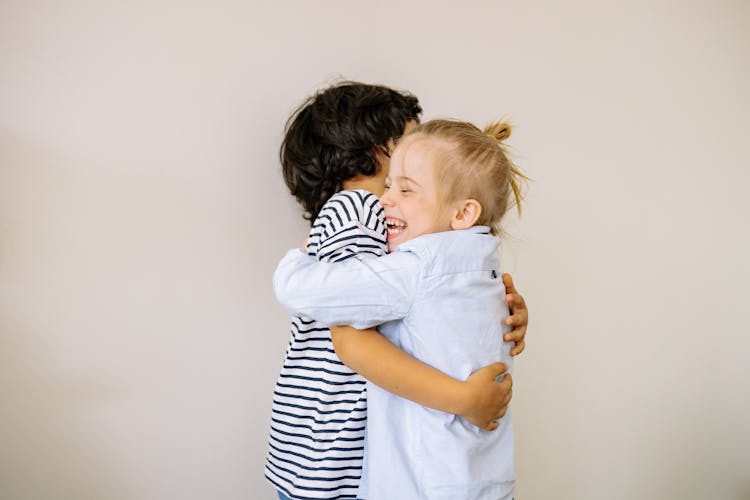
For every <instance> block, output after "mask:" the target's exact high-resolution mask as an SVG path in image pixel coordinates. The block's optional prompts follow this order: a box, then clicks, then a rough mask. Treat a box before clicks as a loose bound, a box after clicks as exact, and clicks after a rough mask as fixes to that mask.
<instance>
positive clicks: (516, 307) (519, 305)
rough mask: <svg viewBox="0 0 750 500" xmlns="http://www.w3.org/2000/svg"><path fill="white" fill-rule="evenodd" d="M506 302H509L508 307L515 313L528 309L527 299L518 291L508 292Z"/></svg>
mask: <svg viewBox="0 0 750 500" xmlns="http://www.w3.org/2000/svg"><path fill="white" fill-rule="evenodd" d="M505 302H506V303H507V304H508V308H509V309H510V310H511V311H512V312H513V314H515V313H516V312H518V311H522V310H524V309H526V300H525V299H524V298H523V296H521V295H519V294H518V293H517V292H514V293H510V292H509V293H506V294H505Z"/></svg>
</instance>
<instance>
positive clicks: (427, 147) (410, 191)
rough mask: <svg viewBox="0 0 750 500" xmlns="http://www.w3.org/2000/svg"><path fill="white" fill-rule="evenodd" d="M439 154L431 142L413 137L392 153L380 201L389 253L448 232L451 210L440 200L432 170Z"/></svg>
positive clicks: (423, 138)
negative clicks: (410, 242)
mask: <svg viewBox="0 0 750 500" xmlns="http://www.w3.org/2000/svg"><path fill="white" fill-rule="evenodd" d="M439 151H440V149H439V146H437V145H436V144H435V141H434V140H433V139H430V138H426V137H423V136H418V137H413V136H412V137H407V138H405V139H404V141H403V142H402V143H400V144H399V145H398V147H397V148H396V149H395V151H394V152H393V155H392V156H391V165H390V166H391V169H390V174H389V175H388V178H387V179H386V185H385V193H384V194H383V196H382V197H381V198H380V202H381V203H382V204H383V207H384V208H385V221H386V225H387V226H388V250H390V251H393V250H395V249H396V248H398V246H399V245H400V244H401V243H403V242H405V241H409V240H410V239H412V238H416V237H417V236H420V235H423V234H429V233H437V232H440V231H449V230H450V229H451V219H452V215H453V214H452V212H451V207H450V204H448V203H442V200H441V199H440V190H439V186H438V183H437V179H436V176H435V171H434V164H435V160H436V155H437V154H439Z"/></svg>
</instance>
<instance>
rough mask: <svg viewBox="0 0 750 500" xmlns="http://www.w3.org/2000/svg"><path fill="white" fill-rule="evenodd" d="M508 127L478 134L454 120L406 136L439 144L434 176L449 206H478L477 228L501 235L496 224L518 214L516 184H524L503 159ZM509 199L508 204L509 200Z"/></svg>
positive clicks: (498, 126) (501, 125) (489, 127)
mask: <svg viewBox="0 0 750 500" xmlns="http://www.w3.org/2000/svg"><path fill="white" fill-rule="evenodd" d="M510 132H511V126H510V124H509V123H507V122H505V121H497V122H494V123H491V124H489V125H487V126H486V127H485V128H484V130H480V129H479V128H478V127H476V126H475V125H473V124H471V123H468V122H462V121H457V120H430V121H427V122H425V123H423V124H421V125H419V126H418V127H417V128H415V129H414V131H413V132H412V133H411V134H409V135H410V136H414V138H415V139H416V138H418V137H419V136H420V135H422V136H426V137H431V138H436V139H438V140H440V141H441V142H442V143H443V145H444V146H445V147H444V148H440V150H441V151H440V152H439V153H438V154H437V164H436V165H435V174H436V178H437V180H438V183H439V185H440V186H441V189H443V194H444V195H445V197H446V198H447V199H448V200H449V201H455V200H459V199H468V198H473V199H475V200H477V201H478V202H479V204H480V205H481V206H482V212H481V214H480V217H479V220H477V224H478V225H482V226H489V227H490V229H491V230H492V233H493V234H497V233H499V232H500V221H501V219H502V218H503V215H505V212H507V211H508V209H509V208H510V207H512V206H513V204H515V205H516V208H517V210H518V213H519V215H520V214H521V199H522V194H521V184H522V182H523V181H526V180H528V177H526V176H525V175H524V174H523V173H521V171H520V170H518V168H517V167H516V166H515V165H514V164H513V162H512V161H511V160H510V159H509V158H508V154H507V149H506V147H505V145H504V144H503V142H504V141H505V139H507V138H508V137H509V136H510ZM511 194H512V196H513V198H512V199H511Z"/></svg>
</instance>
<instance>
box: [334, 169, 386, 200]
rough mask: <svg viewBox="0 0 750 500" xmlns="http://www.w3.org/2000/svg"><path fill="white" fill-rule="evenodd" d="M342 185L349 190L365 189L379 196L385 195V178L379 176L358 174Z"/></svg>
mask: <svg viewBox="0 0 750 500" xmlns="http://www.w3.org/2000/svg"><path fill="white" fill-rule="evenodd" d="M341 187H342V188H343V189H345V190H347V191H350V190H353V189H364V190H365V191H369V192H371V193H372V194H374V195H375V196H377V197H380V196H382V195H383V189H384V188H383V180H382V179H379V178H378V177H377V176H370V175H361V174H360V175H357V176H356V177H352V178H351V179H347V180H345V181H344V182H342V183H341Z"/></svg>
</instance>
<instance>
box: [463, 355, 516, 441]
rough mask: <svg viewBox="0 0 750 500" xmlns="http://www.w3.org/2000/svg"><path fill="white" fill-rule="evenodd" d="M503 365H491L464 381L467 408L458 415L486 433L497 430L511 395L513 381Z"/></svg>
mask: <svg viewBox="0 0 750 500" xmlns="http://www.w3.org/2000/svg"><path fill="white" fill-rule="evenodd" d="M507 369H508V367H507V366H505V363H493V364H491V365H489V366H485V367H484V368H480V369H479V370H477V371H475V372H474V373H472V374H471V375H470V376H469V378H468V379H466V382H464V384H466V387H467V389H468V397H467V402H468V406H467V408H466V409H465V411H464V412H462V413H461V414H460V415H461V416H462V417H464V418H465V419H466V420H468V421H469V422H470V423H472V424H474V425H476V426H477V427H480V428H482V429H484V430H486V431H494V430H495V429H497V426H498V422H497V421H498V420H499V419H501V418H503V416H505V412H506V411H508V404H509V403H510V398H511V396H512V395H513V379H512V378H511V376H510V374H509V373H508V374H506V375H505V376H504V377H503V378H501V379H500V380H499V381H498V380H495V379H497V378H498V377H499V376H500V375H502V374H503V373H505V371H506V370H507Z"/></svg>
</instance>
